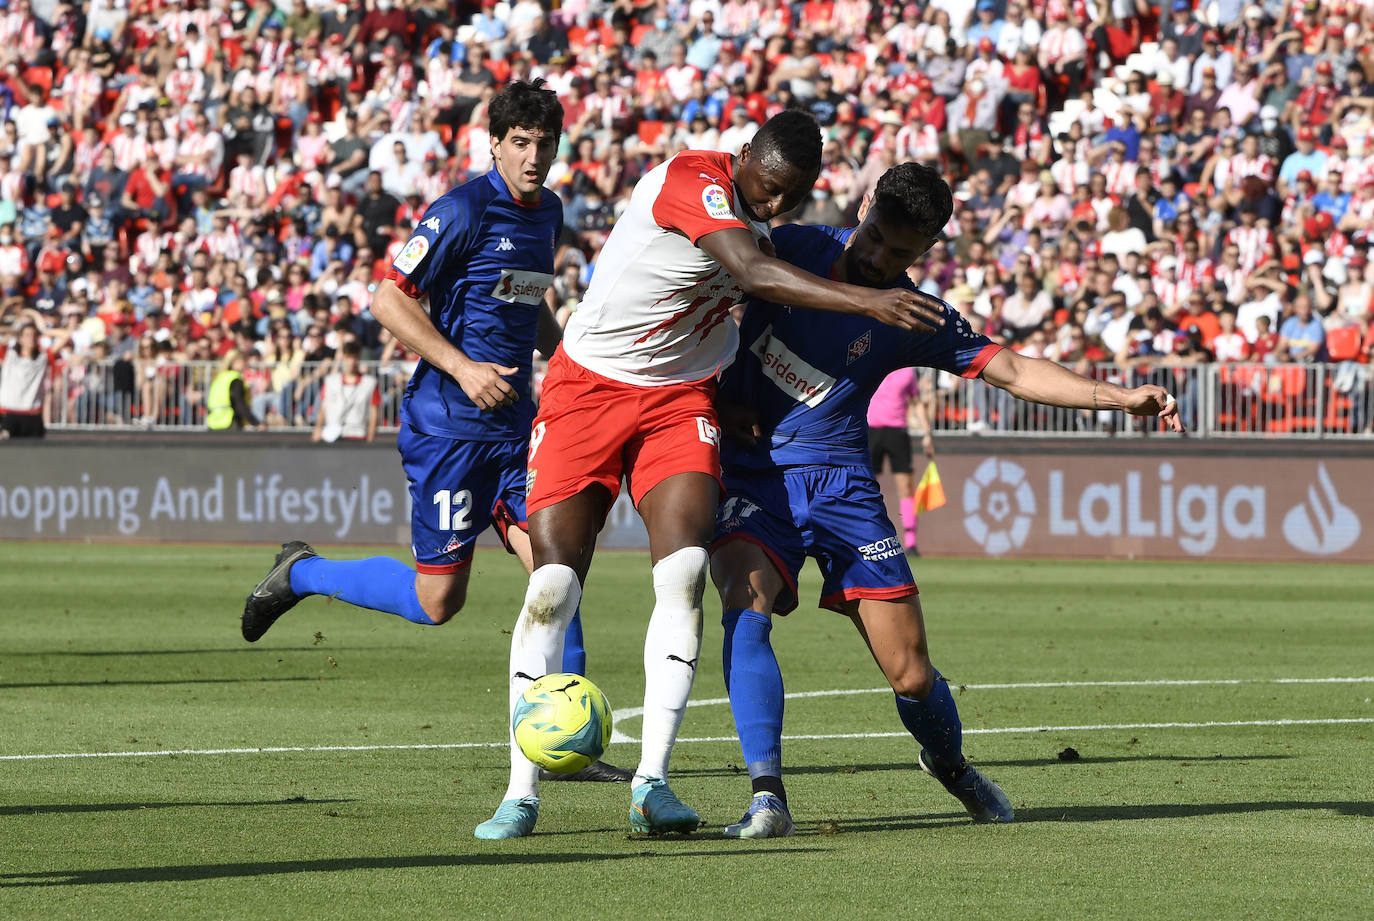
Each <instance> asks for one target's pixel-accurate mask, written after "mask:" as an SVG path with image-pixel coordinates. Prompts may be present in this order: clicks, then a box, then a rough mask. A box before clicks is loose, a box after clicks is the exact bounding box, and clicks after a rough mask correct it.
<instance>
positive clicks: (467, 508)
mask: <svg viewBox="0 0 1374 921" xmlns="http://www.w3.org/2000/svg"><path fill="white" fill-rule="evenodd" d="M434 504H435V505H437V506H439V530H440V531H466V530H467V529H468V528H470V527H472V521H471V520H470V516H471V515H472V491H471V490H469V489H460V490H458V491H456V492H453V491H450V490H447V489H441V490H439V491H438V492H436V493H435V494H434Z"/></svg>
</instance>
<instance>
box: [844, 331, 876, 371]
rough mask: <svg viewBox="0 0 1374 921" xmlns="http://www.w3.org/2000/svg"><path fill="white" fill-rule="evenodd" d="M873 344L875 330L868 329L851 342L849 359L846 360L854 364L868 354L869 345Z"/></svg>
mask: <svg viewBox="0 0 1374 921" xmlns="http://www.w3.org/2000/svg"><path fill="white" fill-rule="evenodd" d="M872 344H873V331H872V330H868V331H866V332H865V333H864V334H863V335H862V336H860V337H859V338H857V339H855V340H854V341H853V342H851V343H849V359H848V360H847V361H846V362H845V364H847V365H852V364H853V363H854V362H856V361H858V360H859V359H860V358H863V357H864V356H865V355H867V354H868V347H869V346H870V345H872Z"/></svg>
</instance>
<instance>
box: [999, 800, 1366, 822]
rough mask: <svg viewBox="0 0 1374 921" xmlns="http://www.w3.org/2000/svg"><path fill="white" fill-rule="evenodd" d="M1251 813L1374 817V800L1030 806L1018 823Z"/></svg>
mask: <svg viewBox="0 0 1374 921" xmlns="http://www.w3.org/2000/svg"><path fill="white" fill-rule="evenodd" d="M1247 812H1335V813H1337V814H1338V815H1348V816H1360V817H1363V818H1374V803H1361V802H1354V801H1345V800H1331V801H1325V802H1299V801H1296V800H1276V801H1274V802H1272V803H1155V804H1146V805H1135V806H1030V807H1027V808H1024V809H1017V810H1016V821H1018V822H1119V821H1123V820H1128V821H1129V820H1138V819H1191V818H1196V817H1198V816H1205V815H1240V814H1243V813H1247Z"/></svg>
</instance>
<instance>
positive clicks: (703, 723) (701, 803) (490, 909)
mask: <svg viewBox="0 0 1374 921" xmlns="http://www.w3.org/2000/svg"><path fill="white" fill-rule="evenodd" d="M324 549H326V550H327V549H328V548H324ZM337 555H340V556H360V555H362V553H361V552H360V551H358V550H357V549H355V548H349V549H347V550H340V551H339V552H338V554H337ZM271 556H272V550H271V549H270V548H268V547H265V546H264V547H207V546H193V547H174V546H107V545H78V544H4V545H2V546H0V558H3V564H2V565H0V629H2V630H3V640H0V701H3V707H2V708H0V712H3V719H0V758H2V759H3V760H0V827H3V829H4V833H3V835H0V919H5V921H8V919H44V921H48V919H65V918H83V919H84V918H117V919H121V921H132V919H138V918H179V919H180V918H249V919H256V918H290V919H313V918H330V919H342V918H397V917H413V918H433V919H439V918H474V919H477V918H482V919H485V918H519V919H533V921H564V919H580V918H594V919H615V918H646V919H656V918H691V919H693V921H703V919H715V918H723V919H736V918H751V919H752V918H788V919H792V918H801V919H830V918H834V919H850V918H870V917H872V918H884V919H887V918H903V917H920V916H925V917H931V918H949V919H961V921H962V919H969V918H995V919H1021V918H1054V919H1077V918H1094V919H1100V918H1129V919H1138V918H1151V919H1153V918H1189V919H1219V918H1260V919H1266V918H1298V917H1302V918H1342V919H1343V918H1351V919H1354V918H1367V917H1369V912H1370V904H1371V900H1372V899H1374V881H1372V880H1374V872H1372V871H1371V869H1370V867H1371V856H1370V855H1371V853H1374V766H1371V765H1374V741H1371V739H1374V704H1371V703H1370V698H1371V696H1374V679H1371V678H1370V677H1368V676H1370V675H1374V656H1371V642H1370V637H1371V629H1372V628H1374V622H1371V619H1370V618H1371V613H1374V570H1371V568H1369V567H1353V566H1351V567H1345V566H1317V565H1298V564H1294V565H1287V566H1247V565H1203V564H1146V563H1117V562H1094V563H1061V562H1009V561H995V560H921V561H919V564H918V566H917V567H916V570H917V578H918V580H919V582H920V584H921V592H922V598H923V600H924V603H925V608H926V618H927V624H928V627H929V631H930V636H931V648H932V654H933V656H934V659H935V662H936V664H937V665H938V666H939V667H940V668H941V669H942V670H943V671H944V673H945V674H946V675H947V676H948V677H949V679H950V680H951V682H952V683H954V684H955V685H958V686H959V687H960V688H961V690H959V691H958V692H957V699H958V702H959V707H960V710H961V712H962V715H963V720H964V725H965V727H966V729H967V730H968V735H967V736H966V738H965V749H966V751H967V752H968V754H969V755H970V757H971V758H973V759H974V760H975V762H977V763H978V764H980V765H981V766H982V767H983V768H984V770H986V771H987V773H988V774H990V775H991V776H992V777H993V778H995V779H996V780H998V781H999V782H1000V783H1001V784H1002V786H1003V787H1004V788H1005V789H1006V791H1007V793H1008V795H1009V796H1010V797H1011V800H1012V802H1013V804H1014V805H1015V807H1016V809H1017V813H1018V821H1017V822H1016V823H1015V824H1014V825H1010V826H1003V827H987V826H973V825H970V824H969V823H968V821H967V820H966V817H965V815H964V813H963V812H962V810H961V809H960V808H959V806H958V804H957V803H956V802H955V801H954V800H953V799H952V798H951V797H949V796H948V794H946V793H945V792H944V790H942V789H941V788H940V787H939V785H938V784H936V783H935V782H934V781H932V780H931V779H929V778H927V777H925V776H924V775H922V774H921V773H920V772H919V771H917V770H915V769H914V768H913V763H914V759H915V753H916V752H915V747H914V744H913V743H912V742H911V740H910V739H909V738H906V737H898V736H895V735H891V734H892V733H895V732H897V731H899V730H900V728H901V726H900V723H898V721H897V718H896V713H895V711H894V709H893V706H892V701H891V699H890V697H889V696H888V695H887V694H884V693H881V692H879V691H878V690H876V689H878V688H879V687H880V686H881V685H882V684H883V681H882V678H881V676H880V674H879V673H878V671H877V669H876V667H875V666H874V665H873V663H872V661H871V659H870V658H869V657H868V653H867V651H866V650H865V649H864V647H863V645H862V643H861V642H860V640H859V638H858V636H857V634H856V633H855V631H854V630H853V628H852V626H851V625H850V624H849V622H848V621H847V620H846V619H844V618H841V617H838V616H836V615H833V614H829V613H824V612H819V611H816V610H815V609H814V608H810V607H803V608H802V609H801V610H800V611H798V612H797V613H796V614H794V615H792V616H791V617H789V618H786V619H784V620H781V621H780V622H779V623H778V625H777V627H776V628H775V630H774V641H775V645H776V646H777V648H778V653H779V657H780V659H781V661H782V667H783V674H784V676H785V679H786V682H787V690H788V692H789V693H793V694H802V693H804V692H828V691H843V690H852V691H858V692H859V693H852V694H826V695H816V696H800V697H796V698H793V699H791V700H790V701H789V703H788V712H787V726H786V732H787V733H788V735H789V736H819V737H825V736H831V737H832V738H809V739H793V740H791V741H788V742H786V743H785V745H784V755H785V759H786V761H787V764H788V767H789V772H790V773H789V776H788V789H789V792H790V794H791V800H792V806H793V811H794V815H795V817H796V820H797V825H798V835H797V836H796V837H794V838H790V839H783V840H773V841H762V842H738V841H727V840H723V839H721V838H720V837H718V835H719V832H720V829H721V827H722V826H723V825H726V824H729V823H730V822H733V821H736V820H737V819H738V818H739V816H740V814H741V813H742V812H743V809H744V807H745V805H746V804H747V801H748V798H749V784H748V779H747V777H746V776H745V775H744V774H743V773H742V772H741V770H740V761H741V759H740V754H739V748H738V745H737V744H736V743H735V742H734V741H733V728H732V724H731V720H730V713H729V708H728V707H727V706H724V705H722V704H720V703H718V702H713V701H715V700H716V699H718V698H721V697H723V696H724V691H723V688H722V685H721V676H720V656H719V648H720V627H719V619H718V615H719V606H718V604H717V603H716V601H715V600H714V597H711V598H708V603H707V616H706V624H707V628H706V638H705V641H704V644H703V650H702V660H701V661H702V666H701V670H700V674H699V677H698V680H697V684H696V689H695V691H694V694H693V698H694V703H695V704H697V705H695V706H693V707H692V708H691V709H690V710H689V711H688V713H687V719H686V721H685V723H684V725H683V729H682V741H681V742H680V743H679V745H678V747H677V749H676V751H675V754H674V760H673V774H672V777H673V785H674V789H675V790H676V791H677V792H678V793H679V794H680V795H681V797H682V798H683V800H684V801H685V802H687V803H688V804H690V805H692V806H694V807H695V808H697V809H698V811H700V813H701V814H702V817H703V819H704V821H705V822H706V826H705V827H704V828H703V830H702V831H700V832H699V833H697V834H696V835H693V836H691V837H690V838H680V839H673V840H656V839H644V838H631V837H630V836H629V834H628V822H627V809H628V801H629V791H628V789H627V788H626V787H623V786H618V785H617V786H612V785H586V784H547V785H545V786H544V788H543V791H542V793H543V808H542V812H541V815H540V821H539V827H538V831H537V833H536V834H535V835H534V836H533V837H531V838H527V839H523V840H519V841H510V842H484V841H476V840H474V839H473V838H472V829H473V826H475V825H476V824H477V823H478V822H480V821H482V820H484V819H486V818H487V817H488V816H489V815H490V813H491V810H492V808H493V807H494V806H495V804H496V802H497V800H498V799H499V798H500V795H501V793H502V791H503V790H504V788H505V779H506V765H507V763H508V762H507V754H506V752H505V750H504V749H503V748H501V747H500V746H499V745H491V744H482V743H499V742H500V741H501V740H502V739H503V738H504V723H503V721H504V718H505V710H506V680H505V672H506V664H505V663H506V657H507V653H508V644H509V640H510V637H509V633H508V631H509V629H510V627H511V624H512V623H513V620H514V617H515V614H516V611H517V608H518V605H519V603H520V599H521V597H522V596H523V591H524V584H525V579H524V574H523V573H522V572H521V571H520V570H519V567H518V565H516V564H515V563H514V562H513V561H512V560H510V559H509V558H506V557H505V556H504V555H501V554H499V553H496V552H493V551H491V550H487V549H484V550H483V551H481V552H480V553H479V555H478V558H477V561H476V563H475V573H474V579H473V584H472V591H471V594H470V600H469V603H468V607H467V609H466V610H465V611H464V612H463V613H462V614H461V615H459V617H458V618H457V620H456V621H455V622H454V623H452V624H450V625H448V626H446V627H443V628H440V629H435V628H430V629H421V628H418V627H415V626H412V625H410V624H407V623H405V622H403V621H401V620H399V619H397V618H393V617H389V616H384V615H377V614H371V613H364V612H360V611H358V610H357V609H354V608H351V607H349V606H347V605H345V604H342V603H337V602H334V603H331V602H327V601H325V600H323V599H311V600H309V601H307V602H305V603H304V604H303V605H302V606H301V607H300V608H298V609H297V610H296V611H294V612H292V613H291V614H290V615H288V616H287V617H286V618H284V619H283V620H282V621H281V622H280V623H279V624H278V625H277V626H276V627H275V628H274V629H273V630H272V632H271V633H269V634H268V635H267V637H266V638H265V639H264V640H263V641H262V642H261V643H259V644H257V645H254V646H249V645H248V644H246V643H244V642H243V641H242V640H241V638H240V637H239V635H238V614H239V612H240V611H241V609H242V601H243V597H244V596H245V595H246V594H247V592H248V591H249V589H250V588H251V586H252V584H253V583H254V582H255V581H256V579H257V578H258V577H259V576H260V575H261V573H262V572H264V571H265V569H266V566H267V565H268V563H269V562H270V560H271ZM816 590H817V583H816V580H815V579H814V578H812V579H810V580H809V581H807V582H806V583H805V584H804V585H803V595H804V597H805V598H806V599H807V600H808V603H814V599H815V596H816ZM649 594H650V593H649V577H648V564H647V560H646V558H645V557H643V556H642V555H633V554H605V555H602V556H600V557H599V558H598V559H597V561H596V563H595V564H594V566H593V570H592V576H591V582H590V585H589V588H588V592H587V595H586V598H585V600H584V611H585V623H586V633H587V644H588V649H589V652H590V668H589V671H590V676H591V677H592V678H593V680H595V681H596V682H597V683H598V684H600V686H601V687H602V688H603V689H604V690H605V691H606V693H607V695H608V697H609V698H610V700H611V702H612V704H613V705H614V706H616V707H618V708H619V709H620V710H623V711H628V710H630V709H632V708H635V707H638V706H639V704H640V695H641V693H642V687H643V677H642V675H643V672H642V667H643V666H642V643H643V635H644V627H645V623H646V621H647V615H648V610H649V606H650V598H649ZM1279 679H1352V680H1326V681H1315V680H1313V681H1304V682H1300V683H1283V682H1280V681H1279ZM1101 682H1134V683H1129V684H1127V683H1122V684H1114V685H1113V684H1103V683H1101ZM1166 682H1174V683H1166ZM1180 682H1192V683H1180ZM1224 682H1229V683H1224ZM1028 684H1042V685H1051V686H1040V687H1027V686H1026V685H1028ZM996 685H1018V686H1016V687H1005V686H1003V687H998V686H996ZM1281 721H1294V722H1292V723H1282V722H1281ZM1338 721H1343V722H1338ZM1202 723H1211V724H1215V725H1206V726H1199V725H1197V724H1202ZM1148 724H1153V725H1148ZM1163 724H1181V725H1163ZM1237 724H1247V725H1237ZM617 729H618V730H619V731H621V732H624V733H626V734H628V735H629V736H632V737H637V736H638V733H639V723H638V720H637V719H636V718H633V717H627V718H625V719H622V720H621V721H620V722H619V723H618V724H617ZM1008 729H1010V730H1015V731H1010V732H1006V731H1000V730H1008ZM885 733H886V734H888V735H884V734H885ZM842 735H843V736H849V737H845V738H833V737H834V736H842ZM712 740H715V741H712ZM458 743H478V744H477V745H475V746H474V747H466V748H422V747H419V746H424V745H453V744H458ZM274 746H276V747H290V748H306V749H309V748H329V749H332V750H327V751H318V750H317V751H285V752H270V753H269V752H259V751H256V750H257V749H260V748H265V747H274ZM388 746H392V747H388ZM1069 748H1073V749H1075V750H1077V752H1078V753H1079V756H1080V757H1079V758H1078V759H1077V760H1061V758H1060V753H1061V752H1064V751H1065V750H1066V749H1069ZM227 749H251V750H253V751H250V752H246V753H245V752H239V753H234V752H225V751H224V750H227ZM174 750H175V751H183V750H184V751H188V752H191V753H184V754H162V753H163V752H168V751H174ZM215 750H219V751H220V752H221V753H206V752H210V751H215ZM117 752H145V753H151V754H141V755H137V756H134V757H80V758H37V759H18V758H14V757H13V756H16V755H52V754H62V753H83V754H90V753H117ZM607 757H608V759H609V760H612V761H614V762H616V763H619V764H623V765H627V766H633V765H634V762H635V761H636V760H637V757H638V748H637V746H636V745H634V744H632V743H619V744H613V745H612V746H611V748H610V749H609V751H608V755H607Z"/></svg>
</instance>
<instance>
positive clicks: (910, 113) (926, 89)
mask: <svg viewBox="0 0 1374 921" xmlns="http://www.w3.org/2000/svg"><path fill="white" fill-rule="evenodd" d="M906 118H907V121H909V122H919V123H921V124H925V125H930V126H932V127H933V128H934V129H935V130H936V131H941V132H943V131H944V130H945V124H946V122H947V116H946V114H945V100H944V99H943V98H941V97H940V96H936V95H935V89H934V86H933V85H932V84H931V82H930V78H929V77H927V76H926V75H925V74H918V75H917V76H916V98H914V99H912V100H911V105H909V106H907V110H906Z"/></svg>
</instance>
